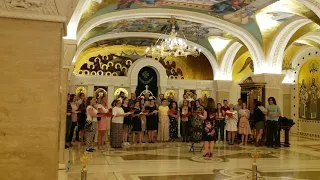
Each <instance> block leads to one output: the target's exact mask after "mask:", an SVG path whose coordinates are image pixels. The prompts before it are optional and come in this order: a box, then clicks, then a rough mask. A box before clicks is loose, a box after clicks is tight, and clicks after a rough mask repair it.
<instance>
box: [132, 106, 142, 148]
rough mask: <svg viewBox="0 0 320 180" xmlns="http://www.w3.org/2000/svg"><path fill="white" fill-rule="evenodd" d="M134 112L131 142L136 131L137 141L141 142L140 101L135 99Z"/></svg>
mask: <svg viewBox="0 0 320 180" xmlns="http://www.w3.org/2000/svg"><path fill="white" fill-rule="evenodd" d="M133 109H134V113H133V115H132V139H133V141H132V142H133V143H134V142H135V134H136V133H137V139H138V143H142V126H141V118H140V116H141V110H140V102H139V101H137V102H136V103H135V104H134V107H133Z"/></svg>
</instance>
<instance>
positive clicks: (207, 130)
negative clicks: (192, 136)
mask: <svg viewBox="0 0 320 180" xmlns="http://www.w3.org/2000/svg"><path fill="white" fill-rule="evenodd" d="M214 129H215V121H214V119H206V120H205V121H204V123H203V131H202V140H203V141H215V130H214Z"/></svg>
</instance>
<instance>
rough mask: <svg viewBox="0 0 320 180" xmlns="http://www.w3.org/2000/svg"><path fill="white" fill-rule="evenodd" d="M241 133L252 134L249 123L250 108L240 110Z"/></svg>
mask: <svg viewBox="0 0 320 180" xmlns="http://www.w3.org/2000/svg"><path fill="white" fill-rule="evenodd" d="M239 116H240V121H239V134H243V135H248V134H251V128H250V123H249V118H250V111H249V110H248V109H240V110H239Z"/></svg>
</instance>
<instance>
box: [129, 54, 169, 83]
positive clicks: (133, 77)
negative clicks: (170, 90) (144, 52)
mask: <svg viewBox="0 0 320 180" xmlns="http://www.w3.org/2000/svg"><path fill="white" fill-rule="evenodd" d="M143 67H151V68H152V69H153V70H154V71H155V72H156V73H157V78H158V81H157V82H158V87H166V86H167V84H168V77H167V73H166V69H165V68H164V67H163V66H162V64H161V63H159V62H158V61H156V60H154V59H152V58H141V59H138V60H137V61H135V62H134V63H133V64H132V65H131V66H130V68H129V69H128V75H127V76H128V78H129V79H130V80H129V82H130V86H131V87H135V86H137V85H138V74H139V71H140V70H141V69H142V68H143Z"/></svg>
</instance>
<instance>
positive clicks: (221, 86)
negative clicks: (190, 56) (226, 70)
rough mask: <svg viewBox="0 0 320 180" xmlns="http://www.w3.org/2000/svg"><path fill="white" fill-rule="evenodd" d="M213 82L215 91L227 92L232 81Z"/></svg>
mask: <svg viewBox="0 0 320 180" xmlns="http://www.w3.org/2000/svg"><path fill="white" fill-rule="evenodd" d="M215 82H216V83H217V91H225V92H229V91H230V89H231V87H232V85H233V81H225V80H215Z"/></svg>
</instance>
